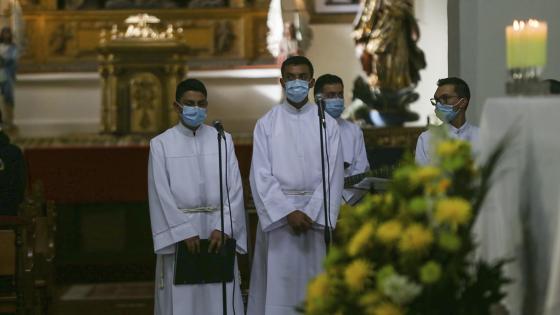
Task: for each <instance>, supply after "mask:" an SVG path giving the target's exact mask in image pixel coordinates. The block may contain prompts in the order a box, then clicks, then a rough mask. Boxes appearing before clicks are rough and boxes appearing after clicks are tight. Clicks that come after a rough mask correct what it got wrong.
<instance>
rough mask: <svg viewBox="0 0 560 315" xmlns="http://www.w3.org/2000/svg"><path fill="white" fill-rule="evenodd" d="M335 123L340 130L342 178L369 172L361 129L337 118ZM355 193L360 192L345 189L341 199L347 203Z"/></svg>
mask: <svg viewBox="0 0 560 315" xmlns="http://www.w3.org/2000/svg"><path fill="white" fill-rule="evenodd" d="M336 121H337V122H338V127H339V128H340V140H341V142H342V156H343V160H344V177H348V176H352V175H357V174H361V173H364V172H366V171H367V170H369V162H368V159H367V154H366V145H365V143H364V134H363V132H362V129H360V127H358V125H356V124H354V123H352V122H349V121H348V120H346V119H342V118H338V119H337V120H336ZM356 193H361V192H356V191H353V189H345V190H344V192H343V194H342V197H343V199H344V200H345V201H348V200H350V199H351V198H352V196H353V195H354V194H356Z"/></svg>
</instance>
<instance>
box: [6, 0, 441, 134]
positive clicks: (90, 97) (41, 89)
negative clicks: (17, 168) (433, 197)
mask: <svg viewBox="0 0 560 315" xmlns="http://www.w3.org/2000/svg"><path fill="white" fill-rule="evenodd" d="M446 12H447V1H446V0H419V1H417V2H416V14H417V19H418V23H419V25H420V28H421V38H420V42H419V46H420V47H421V48H422V49H423V50H424V52H425V54H426V60H427V64H428V66H427V68H426V69H424V70H422V71H421V73H420V74H421V76H422V81H421V82H420V83H419V85H418V88H417V92H418V93H419V94H420V97H419V100H418V101H417V102H415V103H414V104H412V106H411V109H412V110H413V111H415V112H417V113H419V114H420V119H419V120H418V121H416V122H412V123H410V125H420V126H422V125H425V124H426V118H427V117H428V116H430V119H431V120H432V121H433V119H434V117H433V111H432V109H433V108H432V106H431V105H430V103H429V101H428V99H429V98H430V97H431V96H432V95H433V92H434V87H435V82H436V81H437V79H439V78H441V77H445V76H447V63H446V62H444V60H447V15H446ZM311 28H312V31H313V41H312V44H311V47H310V49H309V50H308V52H307V56H308V57H309V58H310V59H311V60H312V61H313V63H314V65H315V68H316V75H320V74H323V73H334V74H337V75H339V76H341V77H342V79H343V80H344V82H345V83H346V84H345V97H346V101H347V104H349V103H350V101H351V96H352V81H353V80H354V78H355V77H356V76H358V75H361V74H362V70H361V66H360V64H359V61H358V59H357V58H356V56H355V51H354V43H353V41H352V39H351V37H350V33H351V31H352V26H351V22H347V23H327V24H312V25H311ZM326 52H328V53H326ZM188 75H189V76H191V77H198V78H200V79H202V80H203V81H204V82H205V83H206V84H207V86H208V90H209V98H210V101H211V106H212V107H211V108H210V111H209V117H208V121H209V122H210V121H212V120H213V119H221V120H222V121H223V122H224V126H225V127H226V128H227V129H228V130H230V131H232V132H234V133H238V134H239V133H241V134H250V133H251V132H252V130H253V127H254V124H255V122H256V120H257V119H258V118H259V117H260V116H262V115H263V114H264V113H265V112H266V111H267V110H268V109H270V108H271V107H272V106H273V105H274V104H276V103H278V102H279V101H280V100H281V98H282V90H281V87H280V85H279V84H278V78H279V76H280V74H279V71H278V69H276V66H274V65H271V67H270V68H268V69H266V68H261V67H259V68H255V69H245V70H214V71H212V70H204V71H196V70H193V71H190V72H189V74H188ZM15 93H16V114H15V116H16V124H18V125H20V126H21V128H20V130H21V135H22V136H40V135H47V136H56V135H61V134H66V133H72V132H73V133H88V132H95V131H97V130H99V120H100V112H101V85H100V81H99V75H98V74H97V73H95V72H91V73H78V74H76V73H55V74H53V73H50V74H21V75H20V76H19V77H18V81H17V85H16V90H15Z"/></svg>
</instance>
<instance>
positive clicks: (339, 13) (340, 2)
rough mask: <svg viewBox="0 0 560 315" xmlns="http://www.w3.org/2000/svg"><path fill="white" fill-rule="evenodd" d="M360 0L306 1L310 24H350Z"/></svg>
mask: <svg viewBox="0 0 560 315" xmlns="http://www.w3.org/2000/svg"><path fill="white" fill-rule="evenodd" d="M360 3H361V0H306V4H307V10H308V12H309V13H310V17H311V23H313V24H315V23H323V24H325V23H348V24H350V23H352V21H353V20H354V17H355V16H356V13H357V12H358V10H359V8H360Z"/></svg>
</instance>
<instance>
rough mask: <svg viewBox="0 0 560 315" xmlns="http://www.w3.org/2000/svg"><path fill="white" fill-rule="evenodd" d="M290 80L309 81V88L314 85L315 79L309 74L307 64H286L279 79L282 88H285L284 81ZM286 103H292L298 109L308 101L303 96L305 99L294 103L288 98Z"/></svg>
mask: <svg viewBox="0 0 560 315" xmlns="http://www.w3.org/2000/svg"><path fill="white" fill-rule="evenodd" d="M292 80H304V81H307V82H309V88H310V89H311V88H313V85H315V79H314V78H313V76H312V75H311V69H309V66H307V65H304V64H302V65H288V66H287V67H286V69H285V70H284V74H283V76H282V78H281V79H280V84H281V85H282V88H283V89H284V90H286V82H288V81H292ZM287 101H288V103H289V104H290V105H292V106H293V107H295V108H297V109H300V108H301V107H302V106H303V105H305V104H307V101H308V97H305V99H304V100H303V101H301V102H299V103H295V102H292V101H290V100H289V99H288V100H287Z"/></svg>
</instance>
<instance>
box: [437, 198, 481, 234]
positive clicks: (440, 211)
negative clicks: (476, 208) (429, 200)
mask: <svg viewBox="0 0 560 315" xmlns="http://www.w3.org/2000/svg"><path fill="white" fill-rule="evenodd" d="M471 215H472V211H471V205H470V204H469V202H468V201H466V200H465V199H463V198H447V199H442V200H440V201H439V202H438V203H437V205H436V213H435V219H436V222H437V223H449V224H450V225H451V226H452V227H454V228H456V227H457V225H462V224H465V223H467V222H468V221H469V220H470V218H471Z"/></svg>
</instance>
